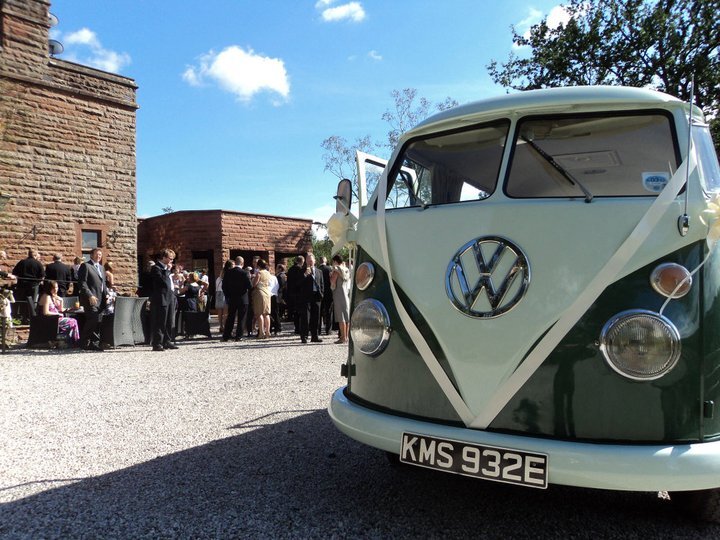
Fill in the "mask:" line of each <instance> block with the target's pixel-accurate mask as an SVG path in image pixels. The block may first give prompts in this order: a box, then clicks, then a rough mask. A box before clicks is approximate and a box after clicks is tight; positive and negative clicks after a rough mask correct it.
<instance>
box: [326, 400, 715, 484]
mask: <svg viewBox="0 0 720 540" xmlns="http://www.w3.org/2000/svg"><path fill="white" fill-rule="evenodd" d="M344 390H345V389H344V388H339V389H338V390H336V391H335V393H334V394H333V397H332V400H331V402H330V407H329V408H328V412H329V413H330V418H331V419H332V421H333V423H334V424H335V426H336V427H337V428H338V429H339V430H340V431H342V432H343V433H345V434H346V435H347V436H349V437H351V438H353V439H355V440H357V441H360V442H361V443H364V444H367V445H369V446H374V447H375V448H379V449H381V450H385V451H388V452H393V453H395V454H399V453H400V441H401V438H402V434H403V432H411V433H418V434H425V435H430V436H433V437H440V438H445V439H454V440H459V441H466V442H471V443H476V444H480V445H489V446H496V447H502V448H511V449H517V450H525V451H527V452H538V453H542V454H547V456H548V470H549V482H550V483H551V484H563V485H568V486H578V487H588V488H599V489H615V490H624V491H691V490H700V489H710V488H716V487H720V441H714V442H707V443H696V444H683V445H676V446H657V445H627V444H593V443H579V442H570V441H560V440H554V439H539V438H533V437H526V436H518V435H507V434H502V433H491V432H488V431H479V430H474V429H466V428H458V427H453V426H446V425H442V424H435V423H431V422H422V421H418V420H412V419H410V418H404V417H401V416H395V415H391V414H385V413H381V412H378V411H374V410H372V409H368V408H366V407H361V406H360V405H357V404H356V403H353V402H352V401H350V400H349V399H348V398H347V396H346V395H345V393H344Z"/></svg>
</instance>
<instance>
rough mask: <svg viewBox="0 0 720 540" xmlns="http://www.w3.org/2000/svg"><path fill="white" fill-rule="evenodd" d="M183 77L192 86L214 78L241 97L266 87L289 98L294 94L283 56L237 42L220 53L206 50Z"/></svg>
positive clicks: (266, 89)
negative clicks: (240, 44) (245, 48)
mask: <svg viewBox="0 0 720 540" xmlns="http://www.w3.org/2000/svg"><path fill="white" fill-rule="evenodd" d="M182 78H183V80H185V81H186V82H187V83H188V84H190V85H192V86H200V85H202V84H203V83H204V82H205V81H207V80H211V81H214V82H215V83H217V84H218V85H219V86H220V87H221V88H222V89H223V90H226V91H227V92H230V93H232V94H235V96H237V98H238V99H239V100H240V101H250V100H251V99H252V98H253V97H254V96H255V95H256V94H258V93H260V92H263V91H270V92H274V93H276V94H279V95H280V96H282V97H283V98H285V99H287V98H288V97H289V96H290V82H289V79H288V74H287V71H286V69H285V63H284V62H283V61H282V60H280V59H279V58H269V57H267V56H261V55H259V54H256V53H255V52H254V51H253V50H252V49H250V48H248V49H247V50H244V49H242V48H241V47H238V46H237V45H231V46H229V47H226V48H225V49H223V50H222V51H220V52H219V53H215V52H214V51H210V52H209V53H207V54H204V55H203V56H201V57H200V60H199V63H198V65H196V66H188V67H187V69H186V70H185V72H184V73H183V75H182Z"/></svg>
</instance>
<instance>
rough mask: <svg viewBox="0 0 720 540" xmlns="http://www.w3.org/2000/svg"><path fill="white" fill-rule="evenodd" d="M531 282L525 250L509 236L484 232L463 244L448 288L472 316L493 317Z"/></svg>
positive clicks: (454, 300) (506, 308)
mask: <svg viewBox="0 0 720 540" xmlns="http://www.w3.org/2000/svg"><path fill="white" fill-rule="evenodd" d="M529 283H530V266H529V265H528V261H527V257H526V256H525V254H524V253H523V252H522V250H521V249H520V248H519V247H517V246H516V245H515V244H513V243H512V242H510V240H508V239H506V238H502V237H500V236H483V237H480V238H476V239H475V240H471V241H470V242H468V243H467V244H465V245H464V246H463V247H461V248H460V249H459V250H458V251H457V253H455V256H454V257H453V258H452V260H451V261H450V264H449V265H448V269H447V274H446V275H445V290H446V291H447V295H448V297H449V298H450V301H451V302H452V305H453V306H455V307H456V308H457V309H458V310H459V311H461V312H462V313H464V314H465V315H467V316H468V317H477V318H484V319H490V318H493V317H499V316H500V315H502V314H504V313H507V312H508V311H510V310H511V309H512V308H513V307H515V305H516V304H517V303H518V302H519V301H520V300H521V299H522V297H523V295H524V294H525V291H527V288H528V284H529Z"/></svg>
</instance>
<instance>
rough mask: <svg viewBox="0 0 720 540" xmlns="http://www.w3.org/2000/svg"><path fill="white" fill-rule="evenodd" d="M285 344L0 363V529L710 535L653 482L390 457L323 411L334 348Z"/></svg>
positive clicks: (23, 534) (49, 532) (25, 355)
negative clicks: (438, 465)
mask: <svg viewBox="0 0 720 540" xmlns="http://www.w3.org/2000/svg"><path fill="white" fill-rule="evenodd" d="M298 341H299V340H297V339H296V338H295V337H294V336H292V335H290V334H289V333H285V334H283V335H282V336H281V337H279V338H276V339H271V340H269V341H257V342H254V341H253V342H242V343H240V344H236V343H233V342H229V343H222V342H220V341H219V340H217V339H214V340H196V341H191V342H182V341H180V342H179V345H180V350H179V351H176V352H173V353H170V352H163V353H155V352H152V351H150V349H149V347H137V348H122V349H117V350H112V351H107V352H104V353H87V352H69V351H61V352H48V351H25V350H22V351H13V352H11V353H10V354H6V355H3V356H0V536H1V537H2V538H70V537H73V538H75V537H93V538H96V537H103V538H138V537H147V538H173V537H183V538H185V537H193V538H197V537H202V538H237V537H247V538H282V537H290V538H308V537H313V538H365V537H369V538H417V537H420V538H441V537H442V538H450V537H474V538H508V537H514V538H517V537H527V538H558V537H575V538H610V537H612V538H641V537H642V538H679V537H682V538H714V539H717V538H718V537H720V527H718V526H711V525H704V524H697V523H693V522H692V521H689V520H688V519H686V518H684V517H683V516H682V515H680V514H678V513H676V512H675V511H674V507H673V506H672V504H670V503H669V502H668V501H666V500H663V499H661V498H658V496H657V494H654V493H649V494H648V493H614V492H608V491H598V490H586V489H574V488H567V487H556V486H551V487H550V489H548V490H547V491H539V490H530V489H526V488H518V487H514V486H506V485H502V484H494V483H491V482H483V481H479V480H473V479H468V478H463V477H456V476H453V475H448V474H442V473H433V472H431V471H426V470H423V469H415V468H409V467H398V468H393V467H391V466H390V465H389V464H388V463H387V461H386V459H385V456H384V455H383V453H382V452H379V451H376V450H374V449H372V448H368V447H365V446H362V445H360V444H359V443H355V442H354V441H352V440H350V439H348V438H347V437H345V436H344V435H342V434H341V433H339V432H338V431H336V430H335V428H334V427H333V426H332V424H331V422H330V420H329V418H328V415H327V412H326V407H327V404H328V400H329V398H330V395H331V393H332V391H333V390H334V389H335V388H337V387H338V386H341V385H342V384H343V382H344V379H342V378H341V377H340V364H341V363H342V361H343V358H344V354H345V350H344V348H343V347H342V346H340V345H334V344H332V343H329V342H328V341H329V340H326V342H325V343H322V344H312V345H300V344H299V343H298Z"/></svg>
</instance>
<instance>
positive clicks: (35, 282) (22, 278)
mask: <svg viewBox="0 0 720 540" xmlns="http://www.w3.org/2000/svg"><path fill="white" fill-rule="evenodd" d="M12 273H13V275H15V277H17V284H16V285H15V300H16V301H18V304H17V306H18V309H19V311H18V315H19V316H20V317H21V318H22V319H23V321H24V322H29V321H30V308H29V306H28V305H27V303H26V300H27V297H28V296H30V297H32V299H33V301H34V302H37V300H38V292H39V289H40V282H41V281H42V280H43V278H44V277H45V267H44V266H43V265H42V263H41V262H40V253H39V252H38V250H37V249H34V248H30V249H28V256H27V259H23V260H22V261H20V262H19V263H17V264H16V265H15V268H13V271H12ZM20 302H22V303H20ZM20 306H22V308H21V307H20Z"/></svg>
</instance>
